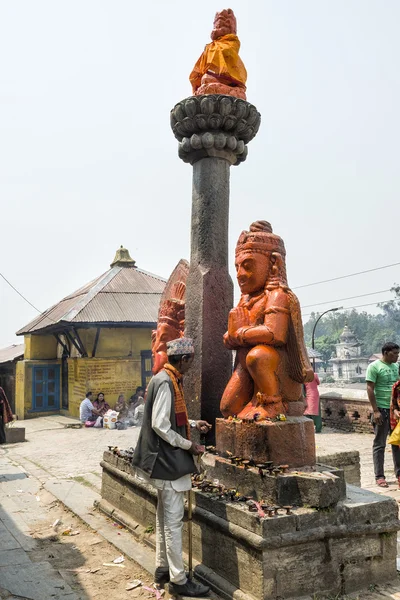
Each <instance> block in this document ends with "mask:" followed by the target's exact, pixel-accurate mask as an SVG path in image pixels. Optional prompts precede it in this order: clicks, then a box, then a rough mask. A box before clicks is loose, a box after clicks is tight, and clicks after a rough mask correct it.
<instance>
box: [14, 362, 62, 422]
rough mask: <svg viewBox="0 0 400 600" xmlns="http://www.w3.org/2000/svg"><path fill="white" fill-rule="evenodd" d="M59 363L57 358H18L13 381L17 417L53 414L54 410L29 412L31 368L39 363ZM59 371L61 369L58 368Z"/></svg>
mask: <svg viewBox="0 0 400 600" xmlns="http://www.w3.org/2000/svg"><path fill="white" fill-rule="evenodd" d="M45 364H46V365H52V364H53V365H54V364H58V365H60V364H61V361H59V360H46V361H40V360H34V361H32V360H20V361H19V362H17V365H16V381H15V412H16V415H17V416H18V419H29V418H31V417H42V416H44V415H48V414H54V411H51V412H50V411H49V412H36V411H35V412H31V411H32V377H33V368H32V367H35V366H40V365H43V366H44V365H45ZM60 371H61V369H60ZM60 406H61V372H60Z"/></svg>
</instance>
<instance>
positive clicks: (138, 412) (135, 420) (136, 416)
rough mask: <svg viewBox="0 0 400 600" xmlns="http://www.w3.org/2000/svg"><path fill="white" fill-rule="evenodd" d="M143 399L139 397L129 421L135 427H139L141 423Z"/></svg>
mask: <svg viewBox="0 0 400 600" xmlns="http://www.w3.org/2000/svg"><path fill="white" fill-rule="evenodd" d="M143 413H144V400H143V398H141V401H140V404H138V405H137V407H136V408H135V410H134V413H133V417H132V419H131V420H130V423H131V424H132V425H133V426H135V427H141V426H142V423H143Z"/></svg>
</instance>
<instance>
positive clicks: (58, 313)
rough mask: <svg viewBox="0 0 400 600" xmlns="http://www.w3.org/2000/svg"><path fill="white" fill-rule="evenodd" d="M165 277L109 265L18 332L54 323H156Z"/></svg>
mask: <svg viewBox="0 0 400 600" xmlns="http://www.w3.org/2000/svg"><path fill="white" fill-rule="evenodd" d="M164 287H165V279H162V278H161V277H158V276H157V275H153V274H152V273H146V271H142V270H141V269H137V268H136V267H120V266H116V267H112V268H111V269H109V270H108V271H107V272H106V273H103V275H101V276H100V277H97V278H96V279H94V280H93V281H91V282H90V283H88V284H86V285H85V286H83V287H81V288H79V290H77V291H76V292H74V293H72V294H70V295H68V296H66V297H65V298H64V299H63V300H61V302H59V303H58V304H56V305H55V306H52V307H51V308H49V309H48V310H47V311H45V312H44V313H42V314H41V315H40V316H39V317H36V318H35V319H33V321H31V322H30V323H28V325H26V326H25V327H23V328H22V329H20V330H19V331H17V335H23V334H27V333H34V332H36V333H37V332H39V331H41V330H43V329H46V328H48V327H50V326H52V325H53V326H54V325H56V324H57V323H63V324H65V325H67V324H68V323H71V324H72V323H110V324H112V323H124V322H126V323H132V324H135V323H138V324H140V323H156V322H157V317H158V306H159V303H160V298H161V294H162V292H163V290H164Z"/></svg>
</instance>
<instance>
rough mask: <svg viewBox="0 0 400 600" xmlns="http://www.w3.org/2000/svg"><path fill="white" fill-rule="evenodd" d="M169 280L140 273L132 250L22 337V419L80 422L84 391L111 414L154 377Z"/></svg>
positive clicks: (122, 251) (23, 331) (18, 386)
mask: <svg viewBox="0 0 400 600" xmlns="http://www.w3.org/2000/svg"><path fill="white" fill-rule="evenodd" d="M164 287H165V280H164V279H163V278H161V277H158V276H157V275H152V274H151V273H147V272H146V271H142V270H141V269H139V268H138V267H137V266H136V264H135V261H134V260H133V259H132V258H131V257H130V255H129V252H128V250H126V249H125V248H122V246H121V248H120V249H119V250H118V251H117V253H116V255H115V258H114V260H113V262H112V263H111V268H110V269H109V270H108V271H107V272H106V273H104V274H103V275H100V277H97V278H96V279H94V280H93V281H91V282H90V283H88V284H87V285H85V286H83V287H82V288H80V289H79V290H77V291H76V292H74V293H72V294H70V295H69V296H66V297H65V298H63V300H61V301H60V302H59V303H58V304H56V305H55V306H52V307H51V308H49V309H48V310H46V311H45V312H43V313H42V314H41V315H40V316H38V317H36V318H35V319H34V320H33V321H31V322H30V323H29V324H28V325H26V326H25V327H22V329H20V330H19V331H18V332H17V335H23V336H24V343H25V351H24V359H23V360H21V361H19V362H18V363H17V365H16V367H17V368H16V399H15V408H16V413H17V415H18V417H19V418H20V419H23V418H29V417H34V416H43V415H46V414H53V413H54V412H63V413H64V414H69V415H71V416H74V417H76V416H78V415H79V404H80V402H81V400H82V399H83V398H84V397H85V393H86V392H87V391H89V390H90V391H92V392H93V394H94V395H96V394H97V393H99V392H103V393H104V394H105V398H106V401H107V402H108V403H109V404H110V405H111V406H114V404H115V402H116V400H117V399H118V396H119V394H125V396H126V397H127V398H129V397H130V396H131V395H132V393H133V392H134V391H135V389H136V387H137V386H138V385H146V383H147V382H148V381H149V379H150V377H151V367H152V360H151V332H152V330H153V329H155V327H156V324H157V315H158V306H159V303H160V298H161V294H162V292H163V290H164Z"/></svg>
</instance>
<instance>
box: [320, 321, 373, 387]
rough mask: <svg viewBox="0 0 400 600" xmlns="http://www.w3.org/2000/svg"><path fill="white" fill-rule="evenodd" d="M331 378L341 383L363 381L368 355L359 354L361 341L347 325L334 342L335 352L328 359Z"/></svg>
mask: <svg viewBox="0 0 400 600" xmlns="http://www.w3.org/2000/svg"><path fill="white" fill-rule="evenodd" d="M329 362H330V363H331V364H332V370H333V373H332V374H333V378H334V379H335V381H342V382H343V383H355V382H364V381H365V373H366V371H367V367H368V364H369V357H367V356H361V343H360V342H359V341H358V339H357V337H356V336H355V335H354V333H353V332H352V331H351V329H349V327H348V326H347V325H345V326H344V329H343V331H342V333H341V335H340V338H339V342H338V343H337V344H336V353H335V355H334V356H332V358H331V359H330V361H329Z"/></svg>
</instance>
